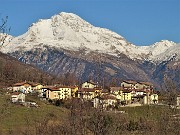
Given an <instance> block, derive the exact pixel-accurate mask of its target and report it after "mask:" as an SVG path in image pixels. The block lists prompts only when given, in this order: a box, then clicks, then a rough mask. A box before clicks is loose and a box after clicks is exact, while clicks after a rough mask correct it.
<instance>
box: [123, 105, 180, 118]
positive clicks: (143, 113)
mask: <svg viewBox="0 0 180 135" xmlns="http://www.w3.org/2000/svg"><path fill="white" fill-rule="evenodd" d="M120 111H125V112H126V113H127V114H128V116H129V118H130V119H132V120H137V119H139V118H140V117H145V118H147V119H150V120H159V119H160V118H161V117H162V116H163V115H173V114H180V110H177V109H174V110H172V109H170V108H169V107H168V106H160V105H145V106H136V107H121V108H120Z"/></svg>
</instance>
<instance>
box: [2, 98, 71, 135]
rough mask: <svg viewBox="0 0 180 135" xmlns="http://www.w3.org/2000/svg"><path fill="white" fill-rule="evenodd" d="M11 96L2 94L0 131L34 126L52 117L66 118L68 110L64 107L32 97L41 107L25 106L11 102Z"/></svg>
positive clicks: (4, 131) (5, 131)
mask: <svg viewBox="0 0 180 135" xmlns="http://www.w3.org/2000/svg"><path fill="white" fill-rule="evenodd" d="M9 99H10V96H8V95H0V120H1V122H0V131H1V132H3V133H7V132H9V131H10V130H14V129H19V128H21V129H22V128H23V127H27V126H32V125H34V124H35V123H38V122H42V121H44V120H47V119H48V118H50V117H51V119H58V120H61V119H63V118H66V115H67V112H68V110H67V109H65V108H62V107H56V106H53V105H48V104H45V103H44V102H43V101H40V100H38V99H36V98H34V99H33V98H32V97H30V99H31V101H35V102H37V103H38V104H39V106H40V107H38V108H35V107H30V108H28V107H25V106H21V105H15V104H12V103H10V101H9Z"/></svg>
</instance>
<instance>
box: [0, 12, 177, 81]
mask: <svg viewBox="0 0 180 135" xmlns="http://www.w3.org/2000/svg"><path fill="white" fill-rule="evenodd" d="M179 49H180V47H179V44H176V43H174V42H172V41H168V40H162V41H160V42H156V43H154V44H153V45H150V46H136V45H134V44H132V43H130V42H128V41H127V40H126V39H125V38H124V37H122V36H120V35H118V34H117V33H115V32H113V31H110V30H108V29H104V28H99V27H94V26H93V25H91V24H90V23H88V22H86V21H85V20H83V19H81V18H80V17H79V16H77V15H75V14H72V13H65V12H63V13H60V14H58V15H54V16H52V17H51V19H47V20H45V19H43V20H39V21H38V22H37V23H33V24H32V25H31V27H30V28H29V29H28V31H27V32H26V33H25V34H23V35H21V36H18V37H14V38H13V39H12V40H11V42H10V43H9V42H8V44H6V43H5V44H4V45H3V46H1V48H0V51H2V52H4V53H7V54H10V55H11V56H13V57H16V58H17V59H19V60H20V61H23V62H26V63H31V64H33V65H35V66H38V67H39V68H41V69H43V70H45V71H46V72H52V73H54V74H59V75H61V74H62V73H67V72H70V73H73V74H76V75H78V76H79V77H80V76H84V77H85V76H86V79H87V78H88V77H87V76H92V75H95V74H97V72H96V71H95V70H97V69H96V67H95V65H98V64H99V63H100V62H101V66H102V63H103V64H104V63H105V64H104V65H103V66H102V67H101V70H102V73H101V74H107V78H112V77H122V78H123V79H126V78H127V79H137V80H143V79H144V80H146V81H155V80H153V79H154V78H153V72H156V66H158V65H161V63H162V62H164V61H166V62H170V61H172V60H173V61H174V62H178V61H179V59H180V51H178V50H179ZM40 50H43V51H40ZM48 51H49V52H48ZM54 52H55V54H53V53H54ZM37 54H38V55H37ZM99 56H103V57H99ZM98 57H99V58H98ZM42 58H43V59H42ZM58 58H59V59H61V60H62V61H61V60H59V59H58ZM49 59H50V60H51V61H52V63H51V61H49ZM63 61H66V62H67V63H68V64H69V65H68V64H66V63H64V65H63V64H62V63H63ZM73 62H74V63H73ZM129 62H131V63H129ZM144 63H146V64H144ZM148 63H149V64H148ZM58 64H59V65H60V66H58ZM78 64H80V65H83V66H81V67H79V66H78ZM151 64H152V65H153V66H150V65H151ZM47 65H48V66H47ZM51 65H52V66H51ZM88 65H89V66H91V65H94V66H92V68H91V67H89V68H90V69H91V70H92V71H89V69H88ZM110 65H111V66H110ZM73 66H74V67H73ZM143 66H144V67H145V68H147V69H149V70H150V71H146V69H145V68H144V67H143ZM162 66H163V65H162ZM67 67H69V68H67ZM150 67H152V69H151V68H150ZM78 68H79V71H77V70H78ZM49 69H51V71H49ZM80 70H81V71H80ZM76 71H77V72H78V73H76ZM93 71H94V72H93ZM86 73H87V74H86ZM163 74H164V73H163ZM138 76H141V77H138ZM143 76H144V78H143ZM145 78H146V79H145Z"/></svg>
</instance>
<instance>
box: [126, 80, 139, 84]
mask: <svg viewBox="0 0 180 135" xmlns="http://www.w3.org/2000/svg"><path fill="white" fill-rule="evenodd" d="M123 82H125V83H128V84H136V83H137V82H136V81H132V80H125V81H123Z"/></svg>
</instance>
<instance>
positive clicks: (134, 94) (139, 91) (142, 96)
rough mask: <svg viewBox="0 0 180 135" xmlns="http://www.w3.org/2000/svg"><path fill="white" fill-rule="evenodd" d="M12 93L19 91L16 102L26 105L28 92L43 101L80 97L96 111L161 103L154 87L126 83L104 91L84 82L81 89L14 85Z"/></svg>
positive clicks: (28, 83) (24, 84)
mask: <svg viewBox="0 0 180 135" xmlns="http://www.w3.org/2000/svg"><path fill="white" fill-rule="evenodd" d="M12 90H13V92H15V93H14V94H12V102H16V101H21V102H24V101H25V95H26V94H27V93H32V92H36V93H39V94H38V95H39V97H40V98H44V99H47V100H58V99H62V100H67V99H71V98H79V99H82V100H83V101H90V102H92V105H93V107H96V108H98V107H102V108H107V107H109V106H112V107H114V106H115V105H137V104H139V105H142V104H157V103H158V95H157V94H156V93H155V91H154V88H153V85H152V84H151V83H148V82H137V81H123V82H122V83H121V85H120V86H119V87H110V89H103V88H102V87H101V86H99V85H98V83H94V82H93V81H87V82H84V83H83V84H82V85H81V86H80V87H78V86H43V85H41V84H39V83H30V82H22V83H16V84H14V85H13V87H12ZM18 93H19V94H18ZM23 95H24V96H23Z"/></svg>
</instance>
